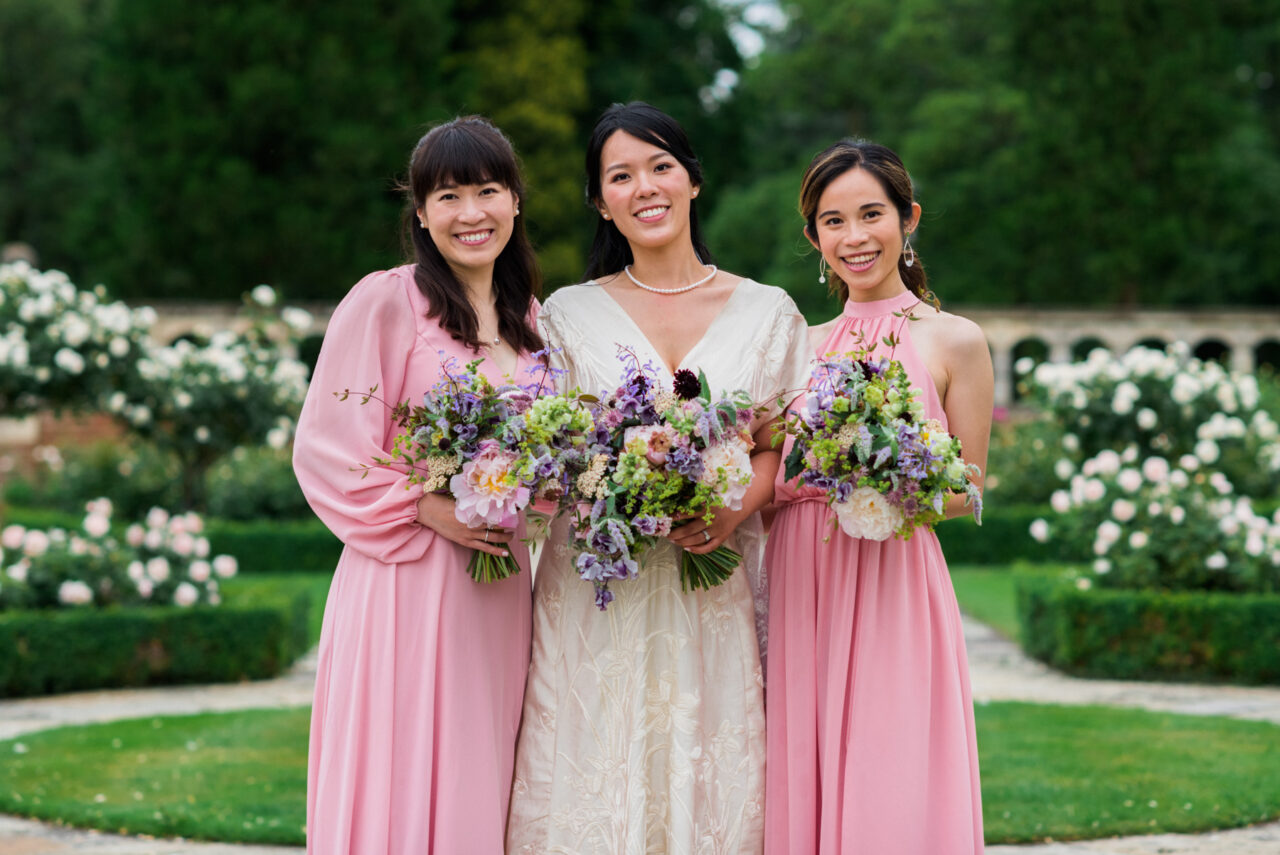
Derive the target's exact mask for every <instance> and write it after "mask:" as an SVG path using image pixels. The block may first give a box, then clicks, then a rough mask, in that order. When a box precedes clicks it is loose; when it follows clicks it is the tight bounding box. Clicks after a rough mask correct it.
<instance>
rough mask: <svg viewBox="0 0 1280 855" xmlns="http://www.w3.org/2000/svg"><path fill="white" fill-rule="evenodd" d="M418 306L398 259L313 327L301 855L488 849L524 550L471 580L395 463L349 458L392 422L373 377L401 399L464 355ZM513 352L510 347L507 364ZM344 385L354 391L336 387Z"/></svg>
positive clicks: (380, 440)
mask: <svg viewBox="0 0 1280 855" xmlns="http://www.w3.org/2000/svg"><path fill="white" fill-rule="evenodd" d="M426 313H427V303H426V299H425V298H424V297H423V295H422V293H421V292H420V291H419V290H418V288H417V286H416V285H415V284H414V281H413V267H411V266H405V267H400V268H396V269H394V270H389V271H382V272H378V273H373V274H370V275H369V276H366V277H365V278H364V279H362V280H361V281H360V282H359V283H358V284H356V286H355V287H354V288H352V289H351V292H350V293H349V294H348V295H347V297H346V299H344V300H343V301H342V303H341V304H340V305H339V306H338V308H337V310H336V311H335V312H334V314H333V318H332V320H331V321H330V323H329V328H328V331H327V333H326V335H325V340H324V346H323V348H322V350H321V352H320V359H319V362H318V364H317V365H316V370H315V374H314V376H313V377H312V380H311V387H310V391H309V392H308V394H307V400H306V404H305V405H304V407H303V410H302V416H301V418H300V420H299V423H298V435H297V441H296V443H295V446H294V469H295V471H296V473H297V476H298V483H299V484H301V485H302V489H303V492H304V493H305V494H306V497H307V501H308V502H310V504H311V507H312V508H313V509H314V510H315V512H316V514H317V515H318V516H319V517H320V518H321V519H322V520H323V521H324V523H325V524H326V525H327V526H328V527H329V528H330V529H331V530H332V531H333V532H334V534H336V535H337V536H338V537H339V538H340V539H341V540H342V541H343V543H344V544H345V548H344V549H343V552H342V557H341V559H340V560H339V561H338V567H337V570H336V571H335V573H334V577H333V583H332V586H331V588H330V591H329V600H328V604H327V605H326V607H325V613H324V628H323V631H322V634H321V637H320V649H319V663H318V668H317V674H316V691H315V703H314V706H313V708H312V714H311V745H310V756H309V762H308V769H307V851H308V852H309V853H314V855H327V853H351V855H365V853H369V855H372V853H377V855H390V854H391V853H395V855H399V853H404V855H409V853H413V855H422V853H449V855H452V853H460V852H467V853H481V855H490V853H491V855H500V853H501V852H502V851H503V835H504V828H505V825H506V817H507V804H508V800H509V797H510V790H511V775H512V766H513V763H514V754H515V744H516V735H517V732H518V730H519V726H520V707H521V701H522V699H523V695H524V684H525V676H526V673H527V670H528V666H529V650H530V639H531V632H532V630H531V621H532V617H531V615H532V605H531V583H530V573H529V570H528V567H529V556H528V551H527V549H525V547H524V546H523V545H522V544H521V543H520V542H519V541H514V542H513V550H512V551H513V554H515V556H516V558H517V561H518V562H519V564H520V566H521V568H522V572H520V573H519V574H517V575H515V576H512V577H511V578H509V579H506V580H504V581H501V582H494V583H489V584H480V583H477V582H474V581H472V580H471V578H470V577H469V576H468V575H467V574H466V565H467V562H468V560H469V559H470V557H471V553H470V550H467V549H464V548H462V547H460V546H458V545H456V544H454V543H453V542H452V541H449V540H446V539H445V538H443V537H440V536H438V535H436V534H435V533H434V532H432V531H431V529H429V528H426V527H424V526H422V525H420V524H418V523H417V522H415V517H416V515H417V501H418V499H419V498H420V497H421V495H422V491H421V488H420V487H416V486H415V487H410V486H409V484H408V481H407V479H406V476H405V475H404V474H403V473H401V472H399V471H396V470H394V469H390V468H385V467H377V468H374V469H372V470H370V471H368V472H367V473H365V472H363V471H361V470H360V469H359V467H361V466H362V465H364V464H372V462H373V458H374V457H375V456H386V454H387V452H388V450H389V449H390V448H391V446H392V438H393V437H394V436H395V435H396V433H397V432H398V427H397V426H396V425H394V424H392V423H391V420H390V418H389V415H390V414H389V409H388V407H387V406H385V405H384V404H382V403H379V402H377V401H370V402H369V403H367V404H363V405H362V404H361V403H360V401H359V397H358V395H359V393H363V392H366V391H368V390H369V389H370V388H371V387H373V386H375V385H376V386H377V389H378V391H377V394H378V395H379V396H380V397H381V398H383V399H384V400H385V401H388V402H396V401H403V400H408V399H412V400H413V401H415V402H417V401H419V400H420V399H421V396H422V394H423V393H424V392H426V391H427V389H428V388H430V387H431V386H432V385H434V384H435V382H436V381H437V379H438V377H439V376H440V370H441V362H442V360H443V359H445V358H447V357H449V356H453V357H456V358H457V359H458V362H459V363H460V364H462V365H465V364H466V363H467V362H468V361H470V360H472V359H474V358H475V354H474V353H473V352H472V351H470V350H469V349H467V348H465V347H464V346H462V345H461V344H460V343H459V342H457V341H454V340H453V339H452V338H450V336H449V335H448V333H446V332H444V331H443V330H441V329H440V328H439V326H437V325H436V323H435V322H434V321H431V320H428V319H427V318H426ZM528 364H529V363H528V360H527V358H525V357H524V356H523V355H522V357H521V359H520V362H519V365H518V370H519V371H521V372H523V369H524V368H525V367H526V366H527V365H528ZM480 369H481V371H483V372H484V373H485V374H486V376H488V377H489V378H490V379H491V380H493V381H495V382H500V381H501V380H502V378H501V377H500V376H499V375H498V373H497V371H496V369H493V368H490V366H489V365H488V363H482V364H481V366H480ZM517 379H523V377H519V378H517ZM344 389H350V390H351V391H352V392H353V393H356V395H353V396H352V397H351V398H350V399H348V400H346V401H339V400H338V399H337V398H336V397H335V396H334V393H335V392H341V391H342V390H344Z"/></svg>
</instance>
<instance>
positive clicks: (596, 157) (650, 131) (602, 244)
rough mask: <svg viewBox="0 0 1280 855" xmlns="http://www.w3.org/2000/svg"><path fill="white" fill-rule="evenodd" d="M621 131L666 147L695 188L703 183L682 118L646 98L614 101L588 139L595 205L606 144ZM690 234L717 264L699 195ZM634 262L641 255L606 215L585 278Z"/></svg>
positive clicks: (701, 256) (706, 260) (703, 256)
mask: <svg viewBox="0 0 1280 855" xmlns="http://www.w3.org/2000/svg"><path fill="white" fill-rule="evenodd" d="M618 131H622V132H623V133H626V134H630V135H631V136H633V137H635V138H636V139H638V140H642V141H644V142H647V143H649V144H650V145H653V146H657V147H658V148H660V149H662V150H663V151H665V152H666V153H667V154H669V155H671V156H672V157H674V158H675V159H676V162H678V163H679V164H680V165H681V166H683V167H684V168H685V171H686V172H688V173H689V180H690V182H692V184H693V186H694V187H701V186H702V164H700V163H699V162H698V158H697V156H696V155H695V154H694V153H693V146H692V145H690V144H689V137H688V136H687V135H686V134H685V132H684V128H682V127H680V123H679V122H677V121H676V120H675V119H673V118H671V117H670V116H668V115H667V114H666V113H664V112H662V111H661V110H659V109H658V108H656V107H653V106H651V105H649V104H646V103H645V102H643V101H632V102H631V103H629V104H614V105H612V106H611V107H609V109H607V110H605V111H604V112H603V113H602V114H600V118H599V119H597V120H596V126H595V128H594V129H593V130H592V131H591V139H590V140H589V141H588V142H587V204H588V205H590V206H591V207H592V208H593V209H595V207H596V205H598V204H599V203H600V198H601V187H600V168H601V158H602V156H603V153H604V144H605V143H606V142H608V140H609V137H611V136H613V135H614V134H615V133H617V132H618ZM689 235H690V237H691V238H692V240H693V251H694V252H695V253H697V255H698V260H699V261H701V262H702V263H703V264H712V263H714V261H715V259H714V258H713V257H712V255H711V251H710V250H708V249H707V245H706V242H705V241H704V240H703V237H702V227H701V226H700V225H699V224H698V205H697V200H696V199H692V200H690V202H689ZM633 261H635V258H634V257H633V256H632V254H631V244H629V243H627V239H626V238H625V237H623V236H622V232H620V231H618V226H617V225H616V224H615V223H614V222H612V221H611V220H606V219H605V218H604V217H600V218H599V220H598V221H597V222H596V235H595V238H594V239H593V240H592V241H591V252H590V254H589V255H588V256H587V271H586V273H585V274H584V275H583V278H584V279H597V278H599V277H601V276H607V275H608V274H610V273H617V272H618V271H619V270H621V269H622V268H623V267H626V266H627V265H628V264H631V263H632V262H633Z"/></svg>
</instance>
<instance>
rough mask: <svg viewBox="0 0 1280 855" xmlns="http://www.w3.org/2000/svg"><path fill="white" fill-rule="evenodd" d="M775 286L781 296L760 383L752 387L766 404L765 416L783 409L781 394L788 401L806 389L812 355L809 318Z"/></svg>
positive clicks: (765, 353) (769, 331)
mask: <svg viewBox="0 0 1280 855" xmlns="http://www.w3.org/2000/svg"><path fill="white" fill-rule="evenodd" d="M775 290H776V291H777V292H778V300H777V304H776V306H775V308H774V314H773V318H772V320H771V321H770V323H769V330H768V331H767V332H766V337H765V347H764V354H763V356H764V358H763V359H762V360H761V366H762V367H763V370H762V371H761V372H760V374H759V375H758V383H759V386H758V387H757V388H756V389H753V390H752V392H753V393H754V394H755V397H756V400H757V401H761V400H763V401H764V402H765V404H766V407H767V410H766V412H765V414H764V416H763V418H764V419H765V420H769V419H772V418H774V417H776V416H777V415H778V414H779V413H780V412H781V408H780V407H779V406H778V398H779V397H781V398H782V399H783V401H784V402H785V403H788V404H789V403H790V402H791V401H792V400H794V399H795V397H796V396H797V395H799V394H800V393H801V392H803V391H804V390H805V388H806V387H807V386H808V384H809V371H810V364H811V360H812V357H813V352H812V348H811V347H810V346H809V326H808V322H807V321H805V319H804V315H802V314H800V310H799V309H798V308H796V304H795V301H794V300H792V299H791V296H790V295H789V294H787V293H786V292H785V291H783V290H782V289H781V288H778V289H775Z"/></svg>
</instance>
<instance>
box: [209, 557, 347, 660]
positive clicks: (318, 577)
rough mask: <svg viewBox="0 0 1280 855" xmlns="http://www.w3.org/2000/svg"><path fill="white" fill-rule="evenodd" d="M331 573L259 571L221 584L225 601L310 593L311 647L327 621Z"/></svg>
mask: <svg viewBox="0 0 1280 855" xmlns="http://www.w3.org/2000/svg"><path fill="white" fill-rule="evenodd" d="M330 581H332V577H331V576H330V575H329V574H320V573H272V574H266V573H258V574H254V575H241V576H236V577H234V578H232V579H228V580H227V581H225V582H223V583H222V594H223V600H224V602H227V603H234V602H236V601H237V600H238V599H244V600H248V601H256V602H260V601H261V600H262V599H263V598H265V597H274V596H275V595H277V594H284V595H286V596H291V595H293V594H294V593H295V592H297V591H299V590H303V591H306V592H307V593H308V594H310V595H311V609H310V611H309V613H308V616H307V633H308V638H309V639H310V643H311V646H313V647H314V646H315V644H316V642H318V641H319V640H320V626H321V624H322V623H323V621H324V602H325V598H326V597H328V596H329V582H330Z"/></svg>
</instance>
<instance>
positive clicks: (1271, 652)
mask: <svg viewBox="0 0 1280 855" xmlns="http://www.w3.org/2000/svg"><path fill="white" fill-rule="evenodd" d="M1015 584H1016V590H1017V597H1018V620H1019V623H1020V624H1021V628H1022V646H1023V649H1024V650H1025V651H1026V653H1027V654H1028V655H1029V656H1032V657H1034V658H1036V659H1039V660H1040V661H1042V662H1045V663H1047V664H1049V665H1051V666H1053V667H1054V668H1057V669H1059V670H1061V671H1065V672H1066V673H1068V674H1074V675H1078V676H1082V677H1103V678H1111V679H1120V680H1167V681H1194V682H1228V683H1240V684H1280V595H1277V594H1225V593H1209V592H1200V591H1176V592H1161V591H1132V590H1117V589H1100V588H1096V587H1095V588H1089V589H1087V590H1081V589H1079V588H1078V587H1076V585H1075V583H1074V582H1073V581H1072V580H1071V579H1069V578H1063V577H1061V576H1059V577H1056V578H1054V577H1045V576H1033V575H1019V576H1018V577H1017V579H1016V582H1015Z"/></svg>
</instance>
